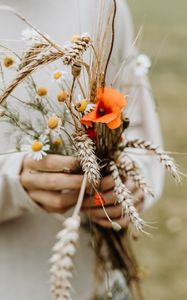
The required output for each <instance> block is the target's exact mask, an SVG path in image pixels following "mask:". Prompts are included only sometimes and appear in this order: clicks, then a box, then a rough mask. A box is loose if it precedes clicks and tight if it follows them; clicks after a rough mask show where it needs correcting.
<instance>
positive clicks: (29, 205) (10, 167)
mask: <svg viewBox="0 0 187 300" xmlns="http://www.w3.org/2000/svg"><path fill="white" fill-rule="evenodd" d="M23 157H24V154H23V153H15V154H7V155H1V156H0V222H4V221H7V220H10V219H12V218H16V217H18V216H20V215H22V214H24V213H27V212H34V211H36V210H40V207H39V206H38V205H37V204H35V203H34V202H33V201H32V200H31V199H30V198H29V196H28V195H27V193H26V192H25V190H24V189H23V187H22V186H21V183H20V175H19V174H20V170H21V165H22V160H23Z"/></svg>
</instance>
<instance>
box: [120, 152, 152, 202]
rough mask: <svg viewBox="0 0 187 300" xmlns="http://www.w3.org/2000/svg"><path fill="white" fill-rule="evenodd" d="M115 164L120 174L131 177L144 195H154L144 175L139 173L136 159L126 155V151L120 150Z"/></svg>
mask: <svg viewBox="0 0 187 300" xmlns="http://www.w3.org/2000/svg"><path fill="white" fill-rule="evenodd" d="M116 164H117V167H118V169H119V173H120V175H121V176H123V177H131V178H132V180H133V182H134V183H135V185H136V187H137V188H139V189H141V191H142V192H143V193H144V194H145V195H146V194H149V195H151V196H152V197H154V193H153V191H152V189H151V187H150V185H149V184H148V182H147V181H146V179H145V178H144V176H143V175H142V174H141V170H140V167H139V165H138V164H137V162H136V161H134V160H133V159H131V158H130V157H129V156H127V155H126V153H124V152H122V153H121V154H120V155H119V157H118V159H117V162H116Z"/></svg>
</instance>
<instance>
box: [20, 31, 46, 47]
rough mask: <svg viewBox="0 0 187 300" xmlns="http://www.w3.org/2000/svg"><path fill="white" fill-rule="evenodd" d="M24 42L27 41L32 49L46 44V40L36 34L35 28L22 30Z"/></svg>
mask: <svg viewBox="0 0 187 300" xmlns="http://www.w3.org/2000/svg"><path fill="white" fill-rule="evenodd" d="M21 34H22V40H23V41H26V43H27V44H28V45H29V46H30V47H32V46H36V45H38V44H44V43H46V41H45V39H44V38H43V37H42V36H41V35H40V34H39V33H38V32H36V31H35V30H34V29H33V28H29V27H28V28H26V29H24V30H22V33H21Z"/></svg>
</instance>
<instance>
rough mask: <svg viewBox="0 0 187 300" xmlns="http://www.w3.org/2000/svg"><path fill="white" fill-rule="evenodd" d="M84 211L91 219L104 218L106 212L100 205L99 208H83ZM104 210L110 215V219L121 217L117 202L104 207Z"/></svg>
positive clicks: (120, 207) (119, 206)
mask: <svg viewBox="0 0 187 300" xmlns="http://www.w3.org/2000/svg"><path fill="white" fill-rule="evenodd" d="M83 211H84V213H86V214H87V215H88V216H89V217H90V218H91V219H103V218H106V214H105V212H104V210H103V208H102V207H99V208H97V207H96V208H91V209H83ZM106 212H107V214H108V215H109V216H110V218H111V219H112V220H114V219H119V218H121V217H122V206H121V204H118V205H116V206H114V205H112V206H109V207H106Z"/></svg>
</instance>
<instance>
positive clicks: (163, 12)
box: [128, 0, 187, 300]
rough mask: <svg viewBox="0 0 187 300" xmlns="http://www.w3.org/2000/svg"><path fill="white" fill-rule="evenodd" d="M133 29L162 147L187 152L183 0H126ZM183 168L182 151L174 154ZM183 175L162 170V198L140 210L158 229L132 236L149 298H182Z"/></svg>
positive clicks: (186, 266)
mask: <svg viewBox="0 0 187 300" xmlns="http://www.w3.org/2000/svg"><path fill="white" fill-rule="evenodd" d="M128 2H129V5H130V8H131V10H132V13H133V17H134V21H135V29H136V32H137V31H138V30H139V28H140V26H141V25H143V37H142V38H141V43H140V45H139V49H140V51H141V52H143V53H146V54H148V55H149V56H151V58H152V61H153V67H152V71H151V74H150V79H151V84H152V87H153V90H154V95H155V98H156V101H157V108H158V113H159V116H160V121H161V126H162V130H163V136H164V143H165V149H166V150H167V151H173V152H181V153H183V152H187V1H186V0H180V1H176V0H172V1H171V0H164V1H163V0H157V1H150V0H129V1H128ZM174 157H175V159H176V161H177V163H178V164H179V165H180V169H181V170H182V171H183V172H185V173H187V155H182V154H181V155H174ZM186 193H187V179H185V178H183V183H182V185H179V186H176V185H175V184H174V183H173V180H172V179H171V178H170V177H169V176H166V185H165V190H164V193H163V197H162V199H161V200H160V201H159V202H158V203H157V204H156V205H155V206H154V207H153V208H152V209H151V210H150V211H149V212H147V213H146V214H145V219H146V220H150V221H155V222H156V226H157V227H158V229H156V230H152V234H153V238H148V237H142V238H141V239H140V240H139V241H138V242H137V253H138V256H139V261H140V264H141V266H142V268H143V270H144V271H145V273H146V274H147V276H146V277H145V279H144V290H145V295H146V299H147V300H148V299H149V300H150V299H151V300H176V299H177V300H178V299H179V300H186V299H187V262H186V260H187V258H186V256H187V197H186Z"/></svg>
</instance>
